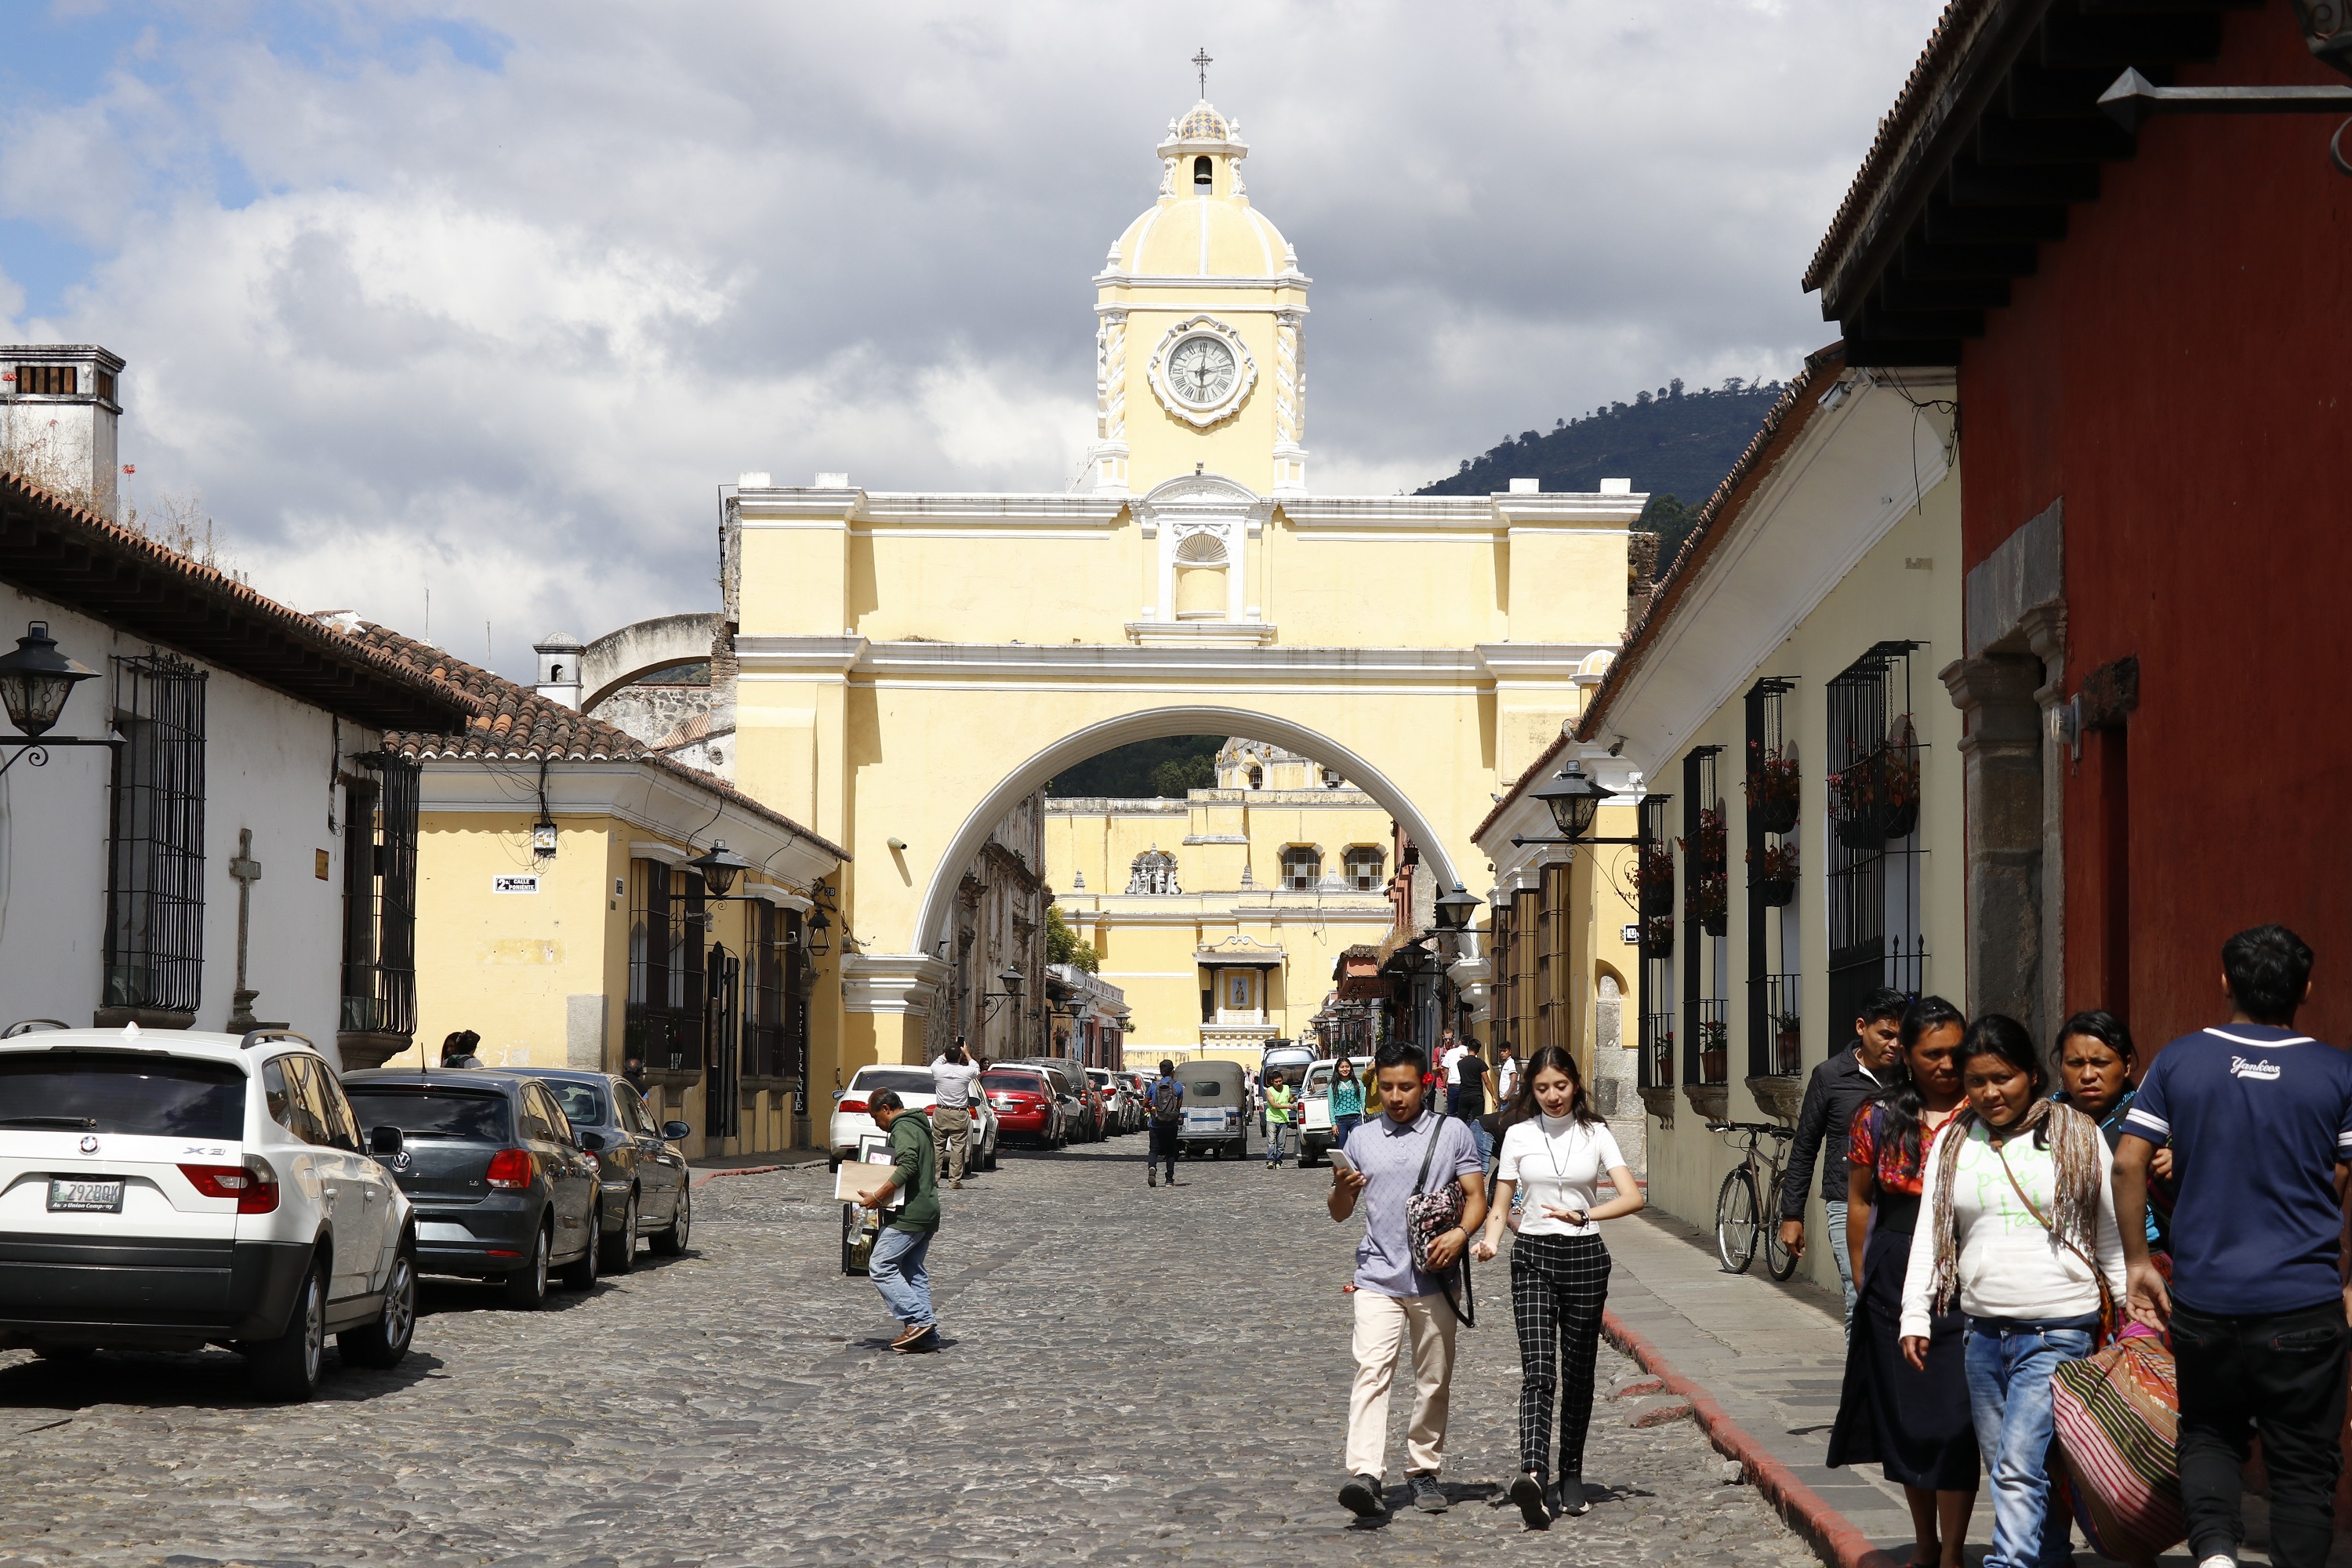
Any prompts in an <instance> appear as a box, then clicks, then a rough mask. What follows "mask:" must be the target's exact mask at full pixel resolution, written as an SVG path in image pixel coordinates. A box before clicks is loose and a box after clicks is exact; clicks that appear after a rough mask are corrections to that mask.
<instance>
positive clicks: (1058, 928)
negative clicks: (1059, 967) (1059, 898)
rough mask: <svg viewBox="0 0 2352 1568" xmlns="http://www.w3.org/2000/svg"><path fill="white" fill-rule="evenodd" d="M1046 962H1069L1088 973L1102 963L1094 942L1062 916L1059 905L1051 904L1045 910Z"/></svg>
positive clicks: (1092, 971)
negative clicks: (1082, 934) (1083, 935)
mask: <svg viewBox="0 0 2352 1568" xmlns="http://www.w3.org/2000/svg"><path fill="white" fill-rule="evenodd" d="M1045 962H1046V963H1067V964H1070V965H1073V966H1074V967H1076V968H1078V969H1082V970H1084V971H1085V972H1086V973H1088V974H1092V973H1094V972H1095V971H1096V970H1097V969H1098V968H1100V967H1101V965H1102V960H1101V959H1099V958H1097V957H1096V956H1095V950H1094V944H1093V943H1091V942H1087V939H1086V938H1084V937H1082V936H1080V935H1079V934H1078V933H1077V932H1076V931H1075V930H1073V929H1072V928H1071V926H1070V922H1069V921H1066V920H1064V919H1063V918H1062V910H1061V907H1060V906H1059V905H1049V906H1047V908H1046V910H1045Z"/></svg>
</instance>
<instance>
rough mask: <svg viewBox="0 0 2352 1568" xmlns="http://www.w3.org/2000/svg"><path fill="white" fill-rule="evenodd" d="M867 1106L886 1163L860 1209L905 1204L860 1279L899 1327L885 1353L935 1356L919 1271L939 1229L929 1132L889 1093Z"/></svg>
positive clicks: (936, 1329) (923, 1275)
mask: <svg viewBox="0 0 2352 1568" xmlns="http://www.w3.org/2000/svg"><path fill="white" fill-rule="evenodd" d="M867 1105H868V1108H869V1112H870V1114H871V1115H872V1116H873V1118H874V1124H875V1125H876V1126H877V1127H879V1128H880V1129H882V1131H885V1132H887V1133H888V1134H889V1135H890V1155H891V1163H890V1179H889V1180H888V1181H887V1182H884V1183H883V1184H881V1185H880V1186H878V1187H877V1188H875V1189H874V1191H873V1193H872V1194H869V1195H868V1196H867V1198H866V1207H867V1208H869V1209H874V1210H877V1212H878V1211H879V1210H881V1209H883V1208H885V1207H887V1206H888V1205H889V1204H890V1202H891V1200H892V1199H894V1198H897V1197H898V1196H900V1195H901V1194H904V1198H905V1201H904V1202H903V1203H901V1204H900V1205H899V1207H898V1212H897V1213H896V1214H894V1215H892V1216H891V1217H890V1220H889V1222H888V1223H887V1224H886V1225H884V1226H883V1227H882V1234H881V1235H879V1236H877V1237H875V1238H874V1255H873V1258H872V1261H871V1262H869V1263H868V1264H867V1265H866V1273H867V1276H868V1277H869V1278H871V1279H873V1281H874V1288H875V1289H877V1290H879V1291H881V1292H882V1301H883V1304H884V1305H885V1306H887V1307H888V1308H889V1309H890V1315H891V1316H892V1317H894V1318H896V1319H898V1321H899V1323H900V1324H901V1325H902V1327H903V1331H902V1332H901V1333H900V1334H899V1335H898V1338H897V1339H895V1340H892V1341H891V1342H890V1348H891V1349H892V1350H894V1351H929V1350H937V1349H938V1348H939V1344H940V1321H939V1319H937V1318H936V1317H934V1316H932V1314H931V1276H930V1272H929V1269H927V1268H925V1267H924V1260H925V1258H928V1257H929V1254H930V1250H931V1237H934V1236H937V1235H938V1234H939V1229H940V1167H939V1159H938V1156H937V1155H936V1154H935V1153H934V1152H932V1149H931V1131H930V1129H929V1127H927V1126H925V1125H924V1123H923V1119H922V1118H921V1117H920V1116H910V1115H908V1113H907V1109H906V1102H905V1101H903V1100H900V1099H899V1098H898V1091H897V1090H895V1089H884V1090H883V1091H882V1092H881V1093H879V1094H877V1095H876V1096H874V1098H873V1099H872V1100H869V1101H868V1102H867Z"/></svg>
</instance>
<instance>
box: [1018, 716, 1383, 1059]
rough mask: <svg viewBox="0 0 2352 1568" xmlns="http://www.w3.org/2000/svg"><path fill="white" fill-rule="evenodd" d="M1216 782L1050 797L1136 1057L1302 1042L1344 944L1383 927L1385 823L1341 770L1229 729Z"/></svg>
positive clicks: (1061, 901) (1064, 864) (1058, 883)
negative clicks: (1132, 793)
mask: <svg viewBox="0 0 2352 1568" xmlns="http://www.w3.org/2000/svg"><path fill="white" fill-rule="evenodd" d="M1216 766H1217V782H1216V784H1215V785H1214V786H1213V787H1210V788H1203V789H1195V790H1192V791H1189V792H1187V794H1186V795H1185V796H1184V798H1182V799H1181V800H1175V799H1101V798H1093V797H1086V796H1078V797H1073V798H1064V797H1059V796H1053V795H1048V796H1047V797H1046V800H1045V868H1046V877H1047V879H1048V880H1049V881H1050V882H1051V883H1052V884H1053V886H1054V887H1055V889H1056V900H1055V902H1056V907H1058V908H1059V909H1060V910H1061V911H1062V915H1063V918H1064V919H1065V920H1066V921H1068V922H1069V923H1070V925H1071V927H1072V928H1073V929H1074V930H1076V931H1077V932H1078V934H1079V936H1080V937H1081V938H1082V939H1083V940H1085V941H1086V942H1087V943H1088V944H1089V945H1090V946H1091V947H1092V948H1093V950H1094V952H1095V956H1096V958H1097V961H1098V962H1099V963H1100V964H1101V968H1100V970H1099V972H1098V973H1099V978H1101V979H1103V980H1107V981H1108V982H1110V983H1111V984H1114V985H1117V986H1119V987H1120V988H1121V989H1122V990H1123V991H1124V992H1125V993H1126V999H1127V1003H1128V1006H1129V1018H1128V1024H1127V1035H1126V1047H1127V1059H1128V1065H1129V1066H1130V1067H1135V1068H1150V1067H1153V1066H1156V1065H1157V1064H1158V1063H1159V1062H1160V1060H1161V1059H1162V1058H1173V1059H1175V1060H1178V1061H1189V1060H1197V1059H1200V1058H1203V1057H1213V1058H1223V1059H1226V1060H1232V1061H1242V1062H1247V1063H1249V1064H1250V1065H1252V1066H1255V1065H1256V1063H1257V1060H1258V1055H1259V1052H1260V1051H1261V1049H1262V1048H1263V1047H1264V1046H1265V1042H1266V1041H1267V1040H1270V1039H1292V1040H1305V1039H1307V1038H1309V1037H1311V1035H1312V1032H1313V1030H1312V1024H1313V1019H1314V1017H1315V1015H1316V1014H1317V1012H1318V1011H1319V1010H1320V1009H1321V1007H1322V1005H1323V1002H1324V998H1325V997H1326V995H1327V994H1328V993H1329V991H1330V989H1331V984H1332V982H1331V973H1332V967H1333V965H1334V964H1335V963H1336V962H1337V961H1338V959H1339V954H1340V953H1341V952H1344V951H1345V950H1346V949H1348V948H1349V947H1350V946H1354V945H1358V944H1362V945H1365V946H1371V945H1376V944H1378V943H1379V942H1380V941H1381V938H1382V937H1383V936H1385V935H1387V934H1388V930H1389V925H1390V921H1391V909H1390V903H1389V898H1388V892H1387V889H1388V879H1389V876H1390V873H1391V870H1392V869H1393V868H1392V867H1391V865H1390V863H1389V862H1390V856H1391V848H1390V842H1391V825H1390V820H1389V815H1388V813H1387V812H1386V811H1384V810H1382V809H1381V805H1380V804H1379V803H1378V802H1377V801H1375V800H1373V799H1372V797H1371V796H1370V795H1366V794H1365V793H1364V792H1363V791H1361V790H1360V789H1358V788H1356V787H1355V786H1354V785H1353V784H1350V783H1349V781H1348V780H1346V779H1344V778H1342V777H1340V776H1339V773H1337V772H1336V771H1335V770H1333V769H1330V768H1327V767H1325V766H1323V765H1322V764H1321V763H1318V762H1316V761H1314V760H1313V759H1311V758H1307V757H1302V756H1299V755H1297V753H1295V752H1288V751H1286V750H1284V749H1283V748H1281V747H1278V746H1273V745H1268V744H1266V743H1265V742H1254V741H1250V740H1246V739H1244V738H1240V737H1235V738H1234V739H1232V740H1229V741H1227V742H1226V743H1225V745H1224V746H1223V749H1222V750H1220V752H1218V755H1217V763H1216Z"/></svg>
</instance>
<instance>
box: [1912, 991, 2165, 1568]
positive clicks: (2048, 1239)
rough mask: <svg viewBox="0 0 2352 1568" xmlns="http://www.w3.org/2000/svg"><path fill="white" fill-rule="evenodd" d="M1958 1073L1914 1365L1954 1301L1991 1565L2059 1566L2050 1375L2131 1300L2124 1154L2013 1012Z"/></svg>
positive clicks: (1917, 1256) (1979, 1028) (1920, 1278)
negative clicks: (2119, 1214) (2067, 1092)
mask: <svg viewBox="0 0 2352 1568" xmlns="http://www.w3.org/2000/svg"><path fill="white" fill-rule="evenodd" d="M1960 1081H1961V1087H1962V1089H1964V1090H1965V1092H1966V1093H1967V1096H1968V1099H1967V1101H1966V1103H1965V1104H1964V1105H1963V1106H1962V1108H1961V1110H1960V1112H1959V1114H1958V1115H1957V1116H1955V1117H1954V1118H1952V1120H1951V1121H1949V1122H1948V1123H1946V1125H1945V1127H1944V1130H1943V1131H1941V1132H1939V1133H1937V1135H1936V1141H1935V1142H1934V1143H1933V1144H1932V1145H1931V1146H1930V1147H1929V1149H1928V1152H1927V1210H1926V1213H1925V1214H1923V1215H1921V1216H1920V1221H1921V1223H1920V1225H1919V1227H1918V1229H1917V1230H1916V1231H1915V1232H1914V1233H1913V1234H1912V1237H1911V1257H1910V1264H1909V1268H1908V1272H1907V1273H1906V1276H1905V1279H1904V1284H1903V1321H1902V1335H1903V1359H1904V1360H1905V1361H1906V1362H1908V1363H1910V1364H1911V1365H1912V1367H1913V1368H1915V1369H1916V1370H1920V1371H1924V1370H1926V1368H1927V1361H1928V1357H1929V1356H1930V1355H1931V1354H1932V1353H1933V1343H1934V1341H1933V1323H1934V1321H1935V1317H1936V1315H1937V1313H1941V1312H1948V1311H1950V1310H1951V1309H1952V1301H1953V1298H1954V1297H1955V1296H1957V1297H1958V1300H1959V1306H1960V1310H1961V1311H1962V1312H1964V1313H1965V1314H1967V1318H1968V1334H1967V1338H1966V1341H1965V1342H1964V1343H1965V1350H1964V1351H1963V1352H1962V1353H1963V1357H1964V1361H1965V1364H1966V1367H1967V1373H1968V1389H1969V1413H1970V1415H1971V1416H1972V1417H1973V1419H1974V1422H1975V1426H1976V1440H1977V1447H1978V1449H1979V1451H1980V1452H1981V1453H1982V1454H1983V1455H1984V1458H1985V1463H1986V1464H1987V1465H1989V1466H1990V1468H1991V1470H1992V1550H1991V1551H1990V1552H1988V1553H1987V1554H1986V1556H1985V1562H1986V1563H1987V1564H1988V1565H1989V1568H2043V1565H2044V1564H2049V1565H2053V1568H2058V1565H2063V1564H2064V1563H2067V1562H2068V1561H2069V1560H2070V1557H2071V1551H2072V1549H2071V1546H2070V1544H2069V1539H2068V1529H2069V1526H2070V1523H2071V1521H2070V1520H2069V1518H2068V1515H2067V1511H2066V1510H2065V1508H2064V1507H2063V1505H2061V1506H2057V1507H2053V1506H2052V1499H2051V1489H2050V1461H2051V1443H2052V1439H2053V1424H2052V1419H2051V1408H2050V1374H2051V1373H2053V1372H2054V1371H2055V1370H2057V1366H2058V1363H2060V1362H2062V1361H2079V1360H2081V1359H2082V1358H2083V1357H2084V1356H2087V1355H2089V1354H2090V1353H2091V1352H2092V1351H2093V1350H2094V1349H2095V1348H2096V1347H2097V1343H2098V1334H2099V1316H2100V1308H2101V1305H2102V1302H2103V1300H2104V1302H2105V1305H2107V1306H2108V1307H2109V1308H2110V1309H2112V1307H2113V1305H2114V1303H2115V1302H2116V1301H2119V1300H2122V1299H2123V1294H2124V1246H2123V1240H2122V1238H2121V1237H2119V1236H2118V1235H2117V1234H2116V1199H2115V1193H2114V1191H2113V1189H2112V1187H2111V1185H2110V1183H2109V1175H2110V1173H2112V1171H2113V1169H2114V1165H2115V1156H2114V1153H2113V1152H2111V1151H2110V1150H2109V1149H2108V1147H2107V1145H2106V1142H2105V1140H2104V1139H2102V1138H2101V1137H2100V1136H2099V1125H2098V1123H2097V1122H2095V1121H2092V1120H2091V1118H2090V1117H2088V1116H2086V1115H2084V1113H2083V1112H2081V1111H2079V1110H2074V1108H2073V1107H2072V1106H2067V1105H2062V1104H2059V1103H2057V1102H2055V1101H2053V1100H2047V1099H2044V1098H2043V1094H2044V1092H2045V1090H2046V1089H2048V1087H2049V1077H2048V1074H2047V1073H2045V1072H2044V1071H2043V1069H2042V1053H2041V1052H2040V1051H2038V1050H2037V1049H2035V1048H2034V1044H2033V1037H2032V1036H2031V1035H2029V1034H2027V1033H2026V1031H2025V1026H2024V1025H2022V1024H2021V1023H2019V1022H2018V1021H2017V1020H2016V1019H2014V1018H2010V1017H2005V1016H2002V1015H2000V1014H1999V1013H1988V1014H1986V1015H1985V1016H1983V1017H1981V1018H1979V1019H1978V1020H1977V1021H1976V1022H1975V1023H1974V1024H1972V1025H1970V1026H1969V1032H1968V1037H1967V1038H1966V1039H1965V1040H1964V1041H1963V1042H1962V1043H1961V1046H1960ZM2094 1259H2095V1263H2094ZM2103 1279H2104V1281H2105V1289H2101V1283H2102V1280H2103Z"/></svg>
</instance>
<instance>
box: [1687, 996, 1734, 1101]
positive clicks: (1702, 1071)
mask: <svg viewBox="0 0 2352 1568" xmlns="http://www.w3.org/2000/svg"><path fill="white" fill-rule="evenodd" d="M1729 1006H1730V1005H1729V1004H1728V1003H1727V1001H1726V1000H1725V999H1724V998H1723V997H1720V996H1702V997H1700V998H1699V999H1698V1000H1697V1001H1696V1002H1694V1003H1692V1004H1691V1006H1690V1013H1689V1017H1690V1024H1691V1054H1692V1057H1693V1058H1694V1060H1693V1068H1694V1071H1693V1074H1692V1077H1691V1081H1692V1082H1693V1083H1700V1084H1710V1085H1713V1084H1723V1083H1727V1082H1729V1081H1730V1079H1731V1052H1730V1049H1729V1039H1730V1036H1729V1034H1728V1033H1727V1028H1726V1024H1725V1014H1726V1013H1727V1012H1728V1011H1729Z"/></svg>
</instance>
